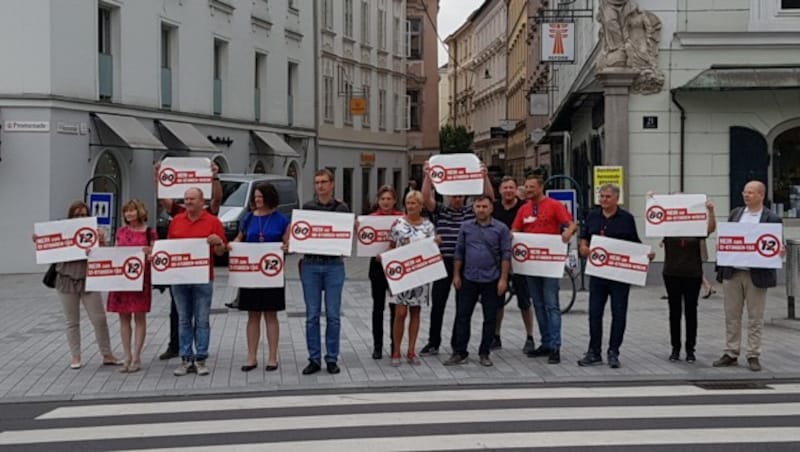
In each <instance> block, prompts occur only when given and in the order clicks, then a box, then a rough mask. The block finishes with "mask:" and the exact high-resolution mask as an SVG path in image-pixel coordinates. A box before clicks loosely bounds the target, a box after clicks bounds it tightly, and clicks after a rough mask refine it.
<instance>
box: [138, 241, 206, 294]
mask: <svg viewBox="0 0 800 452" xmlns="http://www.w3.org/2000/svg"><path fill="white" fill-rule="evenodd" d="M210 253H211V250H210V248H209V246H208V242H207V241H206V239H170V240H156V242H155V243H154V244H153V251H152V254H151V257H150V264H151V267H152V270H153V284H205V283H207V282H208V281H209V277H210V275H209V268H210V267H209V262H210V259H211V255H210Z"/></svg>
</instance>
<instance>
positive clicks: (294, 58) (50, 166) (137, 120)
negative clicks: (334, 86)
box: [0, 0, 317, 273]
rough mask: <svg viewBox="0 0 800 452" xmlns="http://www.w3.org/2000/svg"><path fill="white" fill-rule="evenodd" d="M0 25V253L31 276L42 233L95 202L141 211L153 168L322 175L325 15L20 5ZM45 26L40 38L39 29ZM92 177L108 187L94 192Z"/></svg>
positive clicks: (187, 6) (239, 3)
mask: <svg viewBox="0 0 800 452" xmlns="http://www.w3.org/2000/svg"><path fill="white" fill-rule="evenodd" d="M3 6H4V7H5V8H6V10H7V11H12V10H13V11H14V13H13V14H3V15H0V36H2V38H3V39H2V40H3V42H6V43H8V42H14V43H15V45H13V46H9V45H5V46H2V48H0V58H2V60H3V61H4V62H5V63H4V65H3V66H4V69H3V70H2V71H0V125H2V130H0V159H1V160H0V206H3V207H6V208H8V209H10V211H11V212H13V214H12V215H5V216H3V218H2V219H0V228H2V229H3V230H4V231H5V234H4V235H3V236H2V237H0V246H2V247H3V249H4V250H6V253H8V255H11V256H17V258H16V259H6V260H3V261H0V273H10V272H30V271H37V270H39V268H38V267H37V266H36V265H35V264H34V255H33V254H34V253H33V252H32V247H31V245H30V234H31V232H32V225H33V223H34V222H39V221H48V220H51V219H59V218H63V217H65V215H66V210H67V206H68V205H69V204H70V203H71V202H72V201H73V200H76V199H84V196H85V192H86V191H89V192H91V191H95V192H112V193H114V194H115V196H116V197H117V199H120V200H122V201H123V202H124V200H127V199H130V198H139V199H142V200H144V201H145V202H146V204H147V205H148V206H149V207H150V211H151V214H150V221H151V223H153V221H154V219H155V216H156V215H155V211H156V209H155V205H156V203H155V193H154V187H153V186H154V184H153V164H154V163H156V162H158V161H160V160H161V159H162V158H164V157H165V156H170V155H172V156H203V157H208V158H209V159H213V160H214V161H216V162H217V163H218V164H219V166H220V167H221V170H222V171H223V172H265V173H276V174H288V175H291V176H293V177H295V178H296V179H297V181H298V187H299V191H300V193H299V194H300V197H301V199H308V198H309V196H310V195H311V193H313V191H312V187H311V185H310V183H307V181H309V180H310V175H311V174H313V171H314V168H315V167H316V166H315V165H316V160H317V157H316V155H317V152H316V118H317V115H316V111H315V104H316V102H315V96H314V90H312V89H310V87H311V86H314V85H315V80H314V73H315V67H316V61H317V58H316V54H315V51H314V49H315V37H316V33H317V31H316V30H317V27H316V26H315V11H314V9H313V8H311V7H310V6H307V5H306V3H305V2H298V1H294V0H271V1H269V2H262V1H259V2H253V1H248V0H207V1H206V0H202V1H192V2H186V1H164V2H144V1H141V2H140V1H136V2H134V1H123V0H102V1H99V2H98V1H97V0H76V1H71V2H62V1H57V0H44V1H38V2H29V1H23V0H10V1H8V2H5V3H4V5H3ZM34 23H35V24H37V26H31V24H34ZM96 176H102V177H100V178H98V179H95V180H94V181H93V182H91V183H90V180H91V179H92V178H94V177H96Z"/></svg>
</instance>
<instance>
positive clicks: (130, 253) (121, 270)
mask: <svg viewBox="0 0 800 452" xmlns="http://www.w3.org/2000/svg"><path fill="white" fill-rule="evenodd" d="M146 265H147V263H146V262H145V259H144V252H143V251H142V247H141V246H119V247H104V248H95V249H93V250H92V251H91V252H89V261H88V262H87V265H86V290H87V291H91V292H107V291H110V290H113V291H116V292H141V291H142V286H143V284H144V271H145V268H146V267H145V266H146Z"/></svg>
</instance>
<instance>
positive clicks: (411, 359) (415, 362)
mask: <svg viewBox="0 0 800 452" xmlns="http://www.w3.org/2000/svg"><path fill="white" fill-rule="evenodd" d="M406 360H408V363H409V364H411V365H412V366H419V365H420V364H422V362H420V360H419V358H418V357H417V354H416V353H409V354H408V356H406Z"/></svg>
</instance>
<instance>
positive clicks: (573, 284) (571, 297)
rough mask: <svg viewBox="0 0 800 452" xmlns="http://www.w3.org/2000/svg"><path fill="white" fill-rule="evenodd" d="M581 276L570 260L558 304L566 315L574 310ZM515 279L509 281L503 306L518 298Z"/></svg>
mask: <svg viewBox="0 0 800 452" xmlns="http://www.w3.org/2000/svg"><path fill="white" fill-rule="evenodd" d="M579 275H580V270H579V269H578V266H577V265H575V266H571V265H569V260H567V262H565V263H564V276H563V277H561V280H560V281H559V283H560V284H559V286H560V289H559V291H558V303H559V307H560V309H561V313H562V314H566V313H567V312H569V310H570V309H572V305H574V304H575V296H576V294H577V292H578V285H577V281H578V276H579ZM512 279H513V278H509V281H508V291H507V292H506V298H505V301H504V302H503V305H507V304H508V303H509V302H510V301H511V299H512V298H514V297H515V296H517V289H516V288H515V287H514V284H513V282H512Z"/></svg>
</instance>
